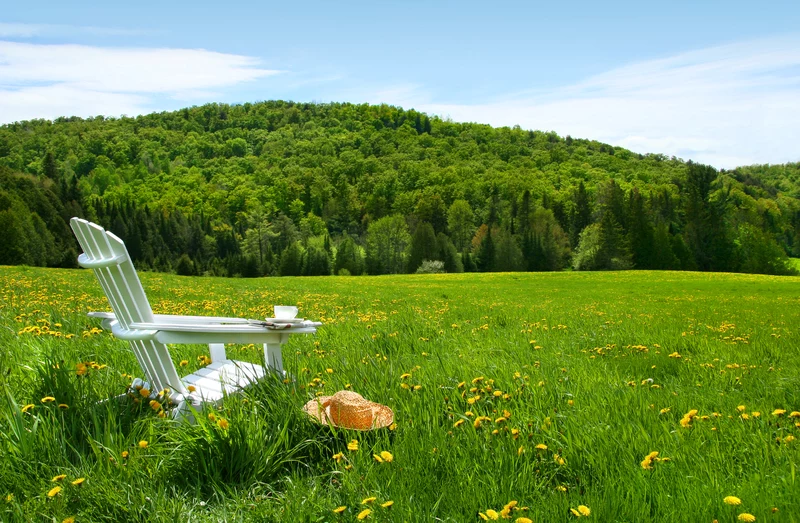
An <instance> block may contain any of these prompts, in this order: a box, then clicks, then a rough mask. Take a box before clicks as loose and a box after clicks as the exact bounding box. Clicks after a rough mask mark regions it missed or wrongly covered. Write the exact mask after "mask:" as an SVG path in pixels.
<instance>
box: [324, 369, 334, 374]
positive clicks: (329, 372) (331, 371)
mask: <svg viewBox="0 0 800 523" xmlns="http://www.w3.org/2000/svg"><path fill="white" fill-rule="evenodd" d="M325 372H327V373H328V374H333V369H325Z"/></svg>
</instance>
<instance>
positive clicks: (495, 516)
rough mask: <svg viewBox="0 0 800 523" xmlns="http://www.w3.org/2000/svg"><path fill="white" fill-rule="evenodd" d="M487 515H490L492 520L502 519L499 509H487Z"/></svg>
mask: <svg viewBox="0 0 800 523" xmlns="http://www.w3.org/2000/svg"><path fill="white" fill-rule="evenodd" d="M486 517H488V518H489V519H491V520H492V521H496V520H498V519H500V514H498V513H497V511H495V510H492V509H489V510H487V511H486Z"/></svg>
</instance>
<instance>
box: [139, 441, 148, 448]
mask: <svg viewBox="0 0 800 523" xmlns="http://www.w3.org/2000/svg"><path fill="white" fill-rule="evenodd" d="M147 445H148V443H147V440H146V439H143V440H142V441H140V442H139V448H140V449H146V448H147Z"/></svg>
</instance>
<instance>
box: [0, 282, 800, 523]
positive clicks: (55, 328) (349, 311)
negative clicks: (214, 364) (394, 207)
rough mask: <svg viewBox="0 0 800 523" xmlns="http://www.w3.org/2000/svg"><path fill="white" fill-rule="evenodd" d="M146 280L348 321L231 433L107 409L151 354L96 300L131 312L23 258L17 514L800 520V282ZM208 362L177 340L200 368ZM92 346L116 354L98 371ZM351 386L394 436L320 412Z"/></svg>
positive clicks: (25, 517) (115, 406)
mask: <svg viewBox="0 0 800 523" xmlns="http://www.w3.org/2000/svg"><path fill="white" fill-rule="evenodd" d="M141 276H142V281H143V284H144V287H145V289H146V291H147V292H148V295H149V297H150V301H151V304H152V305H153V308H154V310H155V312H157V313H173V314H208V315H223V316H227V315H235V316H245V317H253V318H259V317H264V316H268V315H271V312H272V310H271V306H272V305H273V304H284V305H291V304H297V305H299V307H300V315H301V316H304V317H307V318H310V319H315V320H320V321H323V322H325V326H324V327H322V328H320V331H319V333H318V334H317V335H316V336H315V337H300V336H296V337H293V339H292V340H291V341H290V343H289V344H288V345H287V346H286V347H285V349H284V364H285V365H286V367H287V369H288V370H289V372H290V373H291V374H292V375H293V376H295V377H296V378H297V380H296V381H295V382H291V383H288V384H284V383H282V382H281V381H280V380H277V379H271V380H268V381H265V382H263V383H262V384H260V385H259V386H257V387H255V388H254V389H252V390H251V391H250V393H249V394H247V395H245V396H241V397H231V398H228V399H227V400H226V402H225V403H224V405H223V406H222V407H221V409H220V411H218V412H216V413H215V416H216V419H217V420H219V419H220V418H224V419H225V420H227V421H228V423H229V427H228V428H227V429H226V430H223V429H222V428H221V427H220V424H219V422H218V421H217V422H213V421H211V420H209V419H208V418H207V417H203V418H201V419H202V422H201V423H200V424H198V425H196V426H189V425H186V424H176V423H174V422H171V421H169V419H162V418H159V417H158V416H157V413H156V412H155V411H153V410H151V409H150V408H149V407H147V406H146V405H145V406H136V405H133V404H129V403H127V402H117V401H110V402H102V403H98V400H101V399H105V398H108V397H110V396H114V395H117V394H120V393H122V392H123V391H124V389H125V387H126V385H127V383H129V380H130V378H129V377H128V376H127V375H130V374H132V375H134V376H137V375H140V370H139V369H138V365H137V364H136V361H135V359H134V357H133V355H132V353H131V352H130V351H129V350H128V348H127V344H126V343H124V342H120V341H118V340H115V339H113V338H112V337H111V336H110V334H108V333H105V332H102V331H98V330H97V329H94V330H93V328H95V327H99V325H98V324H97V323H95V322H94V321H93V320H90V319H89V318H87V317H86V316H85V312H87V311H89V310H107V308H108V307H107V304H106V302H105V298H104V297H103V296H102V294H101V291H100V287H99V285H98V284H97V282H96V281H95V280H94V277H93V276H92V274H91V273H90V272H89V271H67V270H53V269H49V270H48V269H32V268H23V267H13V268H11V267H3V268H0V294H1V295H2V296H1V297H2V301H1V302H0V327H2V328H0V371H2V372H0V385H2V388H3V390H4V391H8V393H7V394H4V396H5V397H3V398H2V399H0V496H2V497H1V498H0V520H2V521H30V520H33V521H62V520H64V519H65V518H67V517H70V516H75V518H76V519H75V521H165V522H174V521H187V520H191V521H220V520H226V521H354V520H356V516H357V515H358V514H359V513H362V511H364V510H365V509H370V510H371V511H372V512H371V513H370V514H369V515H367V516H366V518H367V519H366V521H453V522H460V521H476V520H480V515H479V513H482V514H484V515H486V517H491V516H492V515H493V513H492V512H490V510H494V511H497V512H498V513H499V512H501V510H502V509H503V508H504V506H507V504H508V503H509V502H511V501H512V500H513V501H516V502H517V505H516V507H514V508H512V509H511V510H510V512H511V513H510V516H511V518H512V521H513V520H516V519H517V518H523V517H524V518H530V519H531V520H533V521H537V522H550V521H567V520H573V519H576V518H577V516H575V515H574V514H573V513H572V512H571V511H570V509H574V510H575V512H576V513H578V514H580V512H578V508H579V506H581V505H583V506H585V507H588V508H589V509H590V510H591V515H590V516H589V519H590V520H591V519H594V520H597V521H627V522H643V521H702V522H710V521H712V520H714V519H717V520H719V521H720V522H732V521H735V520H736V517H737V516H738V515H739V514H741V513H748V514H752V515H754V516H755V517H756V521H800V478H797V475H798V470H797V469H798V466H799V465H800V428H799V427H800V413H798V412H797V411H800V370H799V369H800V278H797V277H768V276H752V275H732V274H699V273H677V272H635V271H630V272H620V273H611V272H608V273H594V274H591V273H575V272H573V273H546V274H538V273H519V274H485V275H476V274H463V275H437V276H398V277H374V278H372V277H363V278H346V277H325V278H271V279H259V280H226V279H214V278H202V279H201V278H195V279H193V278H184V277H177V276H170V275H164V274H142V275H141ZM203 354H207V352H205V350H204V348H203V347H201V346H175V347H173V348H172V355H173V357H174V359H175V362H176V364H179V362H181V361H182V360H186V361H187V362H188V364H187V365H186V366H184V367H182V368H181V371H182V372H183V373H189V372H191V371H192V370H194V369H196V368H197V367H198V366H199V365H200V364H201V363H200V361H199V360H198V356H200V355H203ZM229 354H230V355H231V356H232V357H235V358H236V359H243V360H249V361H259V358H260V357H262V356H261V354H262V353H261V351H260V349H259V348H255V347H248V346H238V347H231V348H229ZM82 362H96V365H95V367H101V368H92V366H91V365H89V366H88V368H87V372H86V374H85V375H83V376H78V375H77V371H76V370H77V369H79V368H80V367H78V366H77V365H78V364H80V363H82ZM345 387H351V388H352V389H353V390H355V391H357V392H359V393H361V394H363V395H364V396H366V397H367V398H369V399H371V400H374V401H378V402H381V403H384V404H386V405H388V406H390V407H391V408H392V409H393V410H394V412H395V417H396V426H395V427H393V430H383V431H378V432H374V433H356V432H348V431H339V432H335V433H334V432H332V431H331V430H330V429H327V428H321V427H319V426H317V425H315V424H314V423H312V422H311V421H310V420H308V419H307V418H306V417H305V415H304V414H303V413H302V412H301V411H300V407H301V406H302V405H303V404H304V403H305V402H306V401H307V400H308V399H309V398H311V397H313V396H314V395H315V394H317V393H324V394H331V393H333V392H334V391H337V390H340V389H343V388H345ZM47 396H51V397H53V398H55V401H54V402H50V403H43V402H42V401H41V400H42V398H44V397H47ZM58 404H64V405H65V406H67V407H68V408H59V407H58ZM26 405H33V407H29V408H28V409H27V412H25V413H23V412H22V411H21V410H20V409H22V408H23V407H24V406H26ZM209 413H210V412H209ZM206 414H208V413H206ZM483 416H485V418H481V417H483ZM793 416H795V417H793ZM478 419H480V423H476V420H478ZM476 425H479V426H477V427H476ZM795 438H796V439H795ZM352 440H357V441H358V450H349V449H348V443H349V442H351V441H352ZM141 441H146V442H147V444H146V448H141V447H140V446H139V442H141ZM537 446H538V448H537ZM381 451H387V452H390V453H391V454H392V455H393V460H392V462H390V463H386V462H384V463H378V462H377V461H376V460H375V459H374V458H373V455H374V454H380V452H381ZM653 451H657V452H658V453H659V454H658V456H657V459H651V460H649V461H648V460H647V459H646V457H647V456H648V454H649V453H651V452H653ZM340 452H341V453H342V459H340V460H339V461H338V462H337V461H336V460H334V459H333V457H334V455H336V454H337V453H340ZM661 458H669V459H668V460H667V459H663V460H661ZM61 474H65V475H66V477H65V478H64V479H62V480H60V481H56V482H53V481H52V480H53V478H55V477H57V476H59V475H61ZM78 478H85V480H84V481H83V482H82V483H81V482H78V484H75V485H73V484H72V482H73V481H75V480H77V479H78ZM55 486H60V487H62V490H61V491H59V492H57V493H55V494H53V496H52V497H49V496H48V493H52V492H53V491H52V490H51V489H53V488H54V487H55ZM726 496H737V497H738V498H740V499H741V504H740V505H738V506H735V505H729V504H726V503H725V502H723V498H725V497H726ZM371 497H374V498H375V500H374V501H372V502H371V503H370V502H367V503H366V504H364V505H362V500H365V499H367V498H371ZM388 501H392V502H393V504H392V505H391V506H389V507H382V506H381V505H382V504H384V503H386V502H388ZM340 506H345V507H347V508H346V509H345V510H344V511H343V512H342V513H341V514H335V513H334V512H333V510H334V509H335V508H337V507H340ZM524 507H527V509H525V510H520V509H521V508H524ZM583 518H585V516H581V519H583Z"/></svg>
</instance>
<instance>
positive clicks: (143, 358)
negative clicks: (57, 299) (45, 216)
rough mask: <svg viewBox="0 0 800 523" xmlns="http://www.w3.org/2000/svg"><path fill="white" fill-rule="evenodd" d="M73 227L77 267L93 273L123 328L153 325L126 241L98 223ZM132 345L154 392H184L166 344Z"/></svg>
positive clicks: (76, 220)
mask: <svg viewBox="0 0 800 523" xmlns="http://www.w3.org/2000/svg"><path fill="white" fill-rule="evenodd" d="M70 226H71V227H72V231H73V232H74V233H75V237H76V238H77V239H78V243H80V244H81V248H82V249H83V254H81V255H80V256H78V264H79V265H80V266H81V267H85V268H87V269H93V270H94V274H95V276H97V280H98V281H99V282H100V286H101V287H102V288H103V292H105V295H106V298H108V302H109V304H110V305H111V309H112V310H113V311H114V314H115V316H116V317H117V321H118V322H119V324H120V326H121V327H122V328H124V329H128V328H129V326H130V324H131V323H134V322H143V323H152V322H153V321H154V317H153V310H152V309H151V308H150V302H149V301H148V300H147V295H146V294H145V293H144V288H143V287H142V283H141V281H140V280H139V276H138V274H136V269H135V268H134V267H133V262H132V261H131V257H130V255H129V254H128V250H127V249H126V248H125V244H124V243H123V241H122V240H120V239H119V238H118V237H117V236H115V235H114V234H112V233H110V232H108V231H106V230H105V229H103V228H102V227H100V226H99V225H97V224H96V223H92V222H89V221H86V220H84V219H81V218H72V219H71V220H70ZM130 344H131V348H132V349H133V352H134V354H136V359H137V360H139V364H140V365H141V366H142V370H143V371H144V372H145V375H146V377H147V380H148V381H149V382H150V384H151V386H154V387H155V389H154V390H156V391H159V390H163V389H165V388H170V389H172V390H173V391H177V392H180V393H183V392H185V388H184V385H183V383H182V382H181V380H180V377H179V376H178V373H177V371H176V370H175V365H174V364H173V363H172V359H171V358H170V355H169V351H168V350H167V348H166V346H165V345H164V344H163V343H158V342H155V341H131V342H130Z"/></svg>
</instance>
